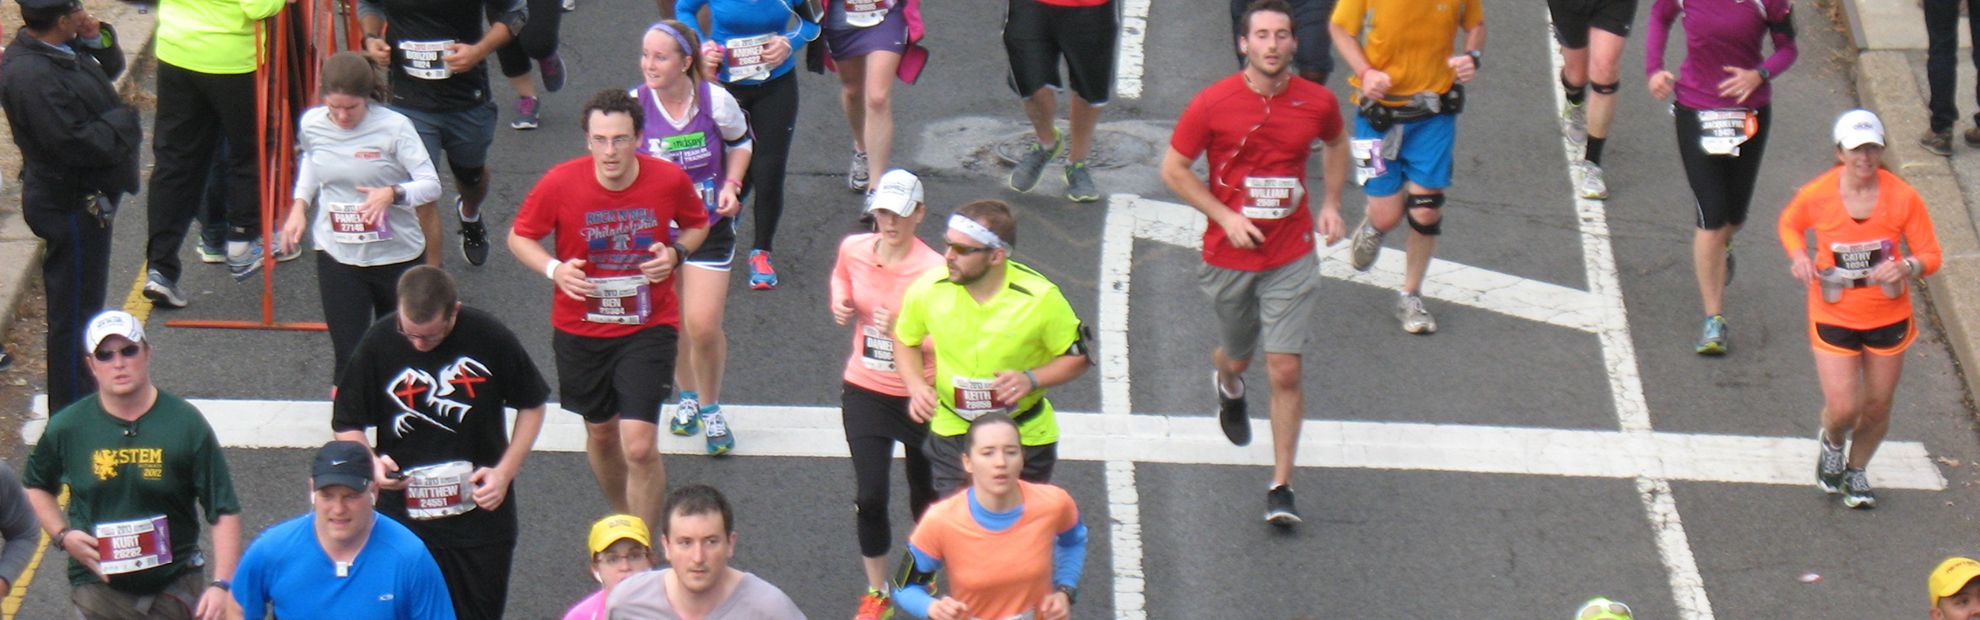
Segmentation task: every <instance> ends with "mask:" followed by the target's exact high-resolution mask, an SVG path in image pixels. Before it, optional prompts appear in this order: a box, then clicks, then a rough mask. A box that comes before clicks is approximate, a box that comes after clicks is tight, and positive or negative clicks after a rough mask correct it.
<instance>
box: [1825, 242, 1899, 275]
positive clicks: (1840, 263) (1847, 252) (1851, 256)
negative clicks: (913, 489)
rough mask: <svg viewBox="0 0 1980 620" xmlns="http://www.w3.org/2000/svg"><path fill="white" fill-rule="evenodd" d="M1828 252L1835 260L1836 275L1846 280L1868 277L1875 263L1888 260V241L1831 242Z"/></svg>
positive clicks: (1889, 247)
mask: <svg viewBox="0 0 1980 620" xmlns="http://www.w3.org/2000/svg"><path fill="white" fill-rule="evenodd" d="M1829 252H1830V253H1831V254H1832V256H1834V257H1835V260H1836V275H1837V276H1839V277H1841V278H1843V279H1847V280H1859V279H1863V278H1868V277H1870V272H1871V271H1872V270H1875V269H1876V268H1877V265H1880V264H1883V262H1884V261H1886V260H1890V256H1891V242H1890V241H1883V240H1879V241H1862V242H1857V243H1831V244H1829Z"/></svg>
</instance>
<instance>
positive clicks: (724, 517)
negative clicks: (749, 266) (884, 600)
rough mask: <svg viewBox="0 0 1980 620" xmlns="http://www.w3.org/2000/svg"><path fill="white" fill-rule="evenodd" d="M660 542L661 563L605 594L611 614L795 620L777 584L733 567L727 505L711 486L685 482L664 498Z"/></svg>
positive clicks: (631, 619)
mask: <svg viewBox="0 0 1980 620" xmlns="http://www.w3.org/2000/svg"><path fill="white" fill-rule="evenodd" d="M660 537H661V539H662V544H661V548H662V549H665V550H666V553H667V564H668V568H664V569H661V570H657V571H647V572H643V573H640V574H637V575H633V576H631V577H627V578H626V580H625V581H621V582H619V587H617V588H613V589H612V594H611V595H610V596H609V597H607V598H606V602H605V609H606V612H607V614H608V615H609V616H610V617H611V618H612V620H679V619H681V618H701V619H702V620H803V619H804V612H802V611H798V608H797V604H796V603H793V602H791V597H789V596H787V595H785V594H784V591H783V590H779V589H777V586H774V585H770V582H768V581H764V580H763V579H762V578H761V577H757V576H756V575H754V574H751V573H746V572H743V571H740V570H736V569H735V568H734V567H731V566H729V560H730V559H731V558H734V557H735V555H736V522H735V511H733V510H731V509H730V508H729V500H728V499H725V498H723V497H722V493H721V492H720V491H716V490H715V488H714V487H710V486H708V485H702V484H691V485H688V486H684V487H681V488H679V489H676V490H675V491H674V492H673V494H671V495H668V496H667V520H666V521H662V522H661V526H660Z"/></svg>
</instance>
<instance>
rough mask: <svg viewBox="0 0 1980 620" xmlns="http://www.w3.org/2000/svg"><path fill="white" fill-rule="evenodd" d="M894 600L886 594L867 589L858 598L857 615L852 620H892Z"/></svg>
mask: <svg viewBox="0 0 1980 620" xmlns="http://www.w3.org/2000/svg"><path fill="white" fill-rule="evenodd" d="M893 617H894V600H893V599H892V598H890V597H888V596H887V593H886V592H881V591H879V590H873V589H868V590H867V591H866V594H865V595H863V596H861V597H859V614H858V615H855V616H853V620H892V618H893Z"/></svg>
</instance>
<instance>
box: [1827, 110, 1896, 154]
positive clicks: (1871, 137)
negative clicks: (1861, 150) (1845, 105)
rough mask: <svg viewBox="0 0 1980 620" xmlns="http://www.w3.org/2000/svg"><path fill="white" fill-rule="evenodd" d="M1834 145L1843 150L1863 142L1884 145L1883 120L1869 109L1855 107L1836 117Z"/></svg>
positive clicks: (1860, 144) (1861, 144)
mask: <svg viewBox="0 0 1980 620" xmlns="http://www.w3.org/2000/svg"><path fill="white" fill-rule="evenodd" d="M1835 136H1836V146H1840V147H1842V148H1843V150H1849V149H1854V148H1856V147H1859V146H1863V145H1865V144H1873V143H1874V144H1876V145H1877V146H1884V121H1882V120H1880V119H1878V118H1877V114H1876V113H1874V112H1871V111H1869V110H1865V109H1862V108H1857V109H1854V110H1850V111H1848V112H1844V113H1843V114H1842V116H1840V117H1837V118H1836V131H1835Z"/></svg>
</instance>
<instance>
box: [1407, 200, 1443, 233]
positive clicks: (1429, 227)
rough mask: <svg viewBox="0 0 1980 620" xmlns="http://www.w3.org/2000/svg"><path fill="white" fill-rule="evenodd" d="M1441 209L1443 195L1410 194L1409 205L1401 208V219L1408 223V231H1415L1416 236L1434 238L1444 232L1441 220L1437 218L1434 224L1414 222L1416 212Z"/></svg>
mask: <svg viewBox="0 0 1980 620" xmlns="http://www.w3.org/2000/svg"><path fill="white" fill-rule="evenodd" d="M1443 207H1444V195H1443V194H1410V195H1409V204H1407V205H1404V206H1403V219H1404V220H1406V221H1408V222H1409V229H1410V230H1414V231H1416V232H1417V234H1421V235H1423V236H1425V237H1435V236H1437V235H1440V234H1443V232H1444V220H1443V218H1438V219H1437V221H1436V222H1435V223H1431V224H1424V223H1422V222H1418V221H1416V210H1417V209H1441V208H1443Z"/></svg>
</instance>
